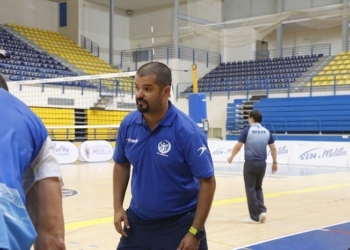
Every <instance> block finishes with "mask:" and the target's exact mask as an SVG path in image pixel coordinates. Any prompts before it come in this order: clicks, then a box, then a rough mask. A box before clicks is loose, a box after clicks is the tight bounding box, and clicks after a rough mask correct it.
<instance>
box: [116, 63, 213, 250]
mask: <svg viewBox="0 0 350 250" xmlns="http://www.w3.org/2000/svg"><path fill="white" fill-rule="evenodd" d="M171 78H172V77H171V71H170V69H169V68H168V67H167V66H166V65H165V64H162V63H159V62H151V63H147V64H145V65H143V66H142V67H141V68H139V70H138V71H137V74H136V77H135V96H136V104H137V109H138V110H136V111H134V112H131V113H130V114H129V115H127V116H126V117H125V118H124V120H123V121H122V123H121V125H120V129H119V133H118V138H117V146H116V149H115V153H114V157H113V158H114V161H115V165H114V172H113V191H114V225H115V228H116V230H117V231H118V232H119V233H120V234H121V235H122V237H121V239H120V242H119V246H118V248H117V249H127V250H132V249H140V250H141V249H144V250H146V249H174V250H175V249H179V250H185V249H200V250H206V249H208V246H207V240H206V235H205V229H204V224H205V221H206V219H207V217H208V214H209V211H210V207H211V204H212V201H213V196H214V192H215V186H216V184H215V176H214V167H213V161H212V158H211V154H210V152H209V149H208V145H207V139H206V135H205V134H204V132H203V131H202V130H201V129H200V128H199V127H198V125H197V124H196V123H195V122H194V121H193V120H192V119H190V118H189V117H188V116H187V115H185V114H184V113H182V112H181V111H180V110H178V109H177V108H176V107H175V106H174V105H173V104H172V103H171V102H170V101H168V98H169V94H170V88H171V81H172V79H171ZM130 165H132V166H133V170H132V178H131V194H132V199H131V203H130V207H129V209H127V210H126V211H125V210H124V208H123V201H124V196H125V192H126V188H127V185H128V181H129V176H130ZM122 223H124V228H122Z"/></svg>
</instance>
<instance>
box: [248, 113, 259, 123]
mask: <svg viewBox="0 0 350 250" xmlns="http://www.w3.org/2000/svg"><path fill="white" fill-rule="evenodd" d="M249 118H253V119H254V122H258V123H261V122H262V114H261V113H260V111H258V110H253V111H251V112H250V113H249Z"/></svg>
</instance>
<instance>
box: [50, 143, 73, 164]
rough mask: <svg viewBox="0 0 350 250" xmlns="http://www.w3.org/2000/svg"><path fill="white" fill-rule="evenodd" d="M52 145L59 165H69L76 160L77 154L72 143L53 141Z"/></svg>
mask: <svg viewBox="0 0 350 250" xmlns="http://www.w3.org/2000/svg"><path fill="white" fill-rule="evenodd" d="M52 143H53V145H54V146H55V148H56V155H57V159H58V161H59V163H60V164H69V163H73V162H75V161H77V160H78V156H79V152H78V149H77V147H76V146H75V145H74V144H73V143H71V142H67V141H53V142H52Z"/></svg>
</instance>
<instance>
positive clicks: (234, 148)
mask: <svg viewBox="0 0 350 250" xmlns="http://www.w3.org/2000/svg"><path fill="white" fill-rule="evenodd" d="M242 146H243V143H242V142H237V143H236V145H235V146H234V147H233V150H232V153H231V156H230V157H229V158H227V161H228V162H229V163H231V162H232V160H233V158H234V157H235V156H236V155H237V154H238V152H239V151H240V150H241V148H242Z"/></svg>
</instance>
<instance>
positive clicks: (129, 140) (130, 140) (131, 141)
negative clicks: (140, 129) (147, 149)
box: [126, 138, 139, 143]
mask: <svg viewBox="0 0 350 250" xmlns="http://www.w3.org/2000/svg"><path fill="white" fill-rule="evenodd" d="M138 141H139V140H138V139H130V138H128V139H126V142H130V143H137V142H138Z"/></svg>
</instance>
